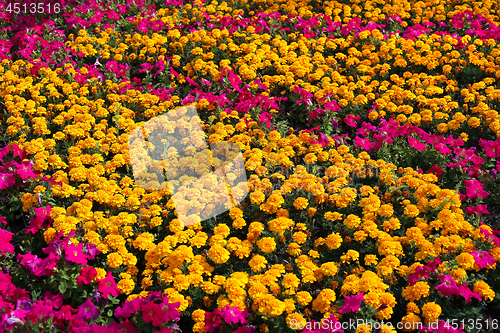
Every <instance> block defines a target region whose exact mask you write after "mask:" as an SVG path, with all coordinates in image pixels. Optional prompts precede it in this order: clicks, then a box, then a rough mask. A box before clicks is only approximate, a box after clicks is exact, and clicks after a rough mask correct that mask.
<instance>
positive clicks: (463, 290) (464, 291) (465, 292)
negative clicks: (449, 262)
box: [458, 283, 481, 302]
mask: <svg viewBox="0 0 500 333" xmlns="http://www.w3.org/2000/svg"><path fill="white" fill-rule="evenodd" d="M458 289H460V295H462V296H463V297H464V298H465V301H466V302H471V301H472V298H476V299H478V300H479V301H480V300H481V294H479V293H475V292H473V291H472V290H470V289H469V284H468V283H463V284H461V285H459V286H458Z"/></svg>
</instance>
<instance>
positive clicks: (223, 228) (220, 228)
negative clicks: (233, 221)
mask: <svg viewBox="0 0 500 333" xmlns="http://www.w3.org/2000/svg"><path fill="white" fill-rule="evenodd" d="M230 233H231V229H229V227H228V226H227V225H226V224H224V223H220V224H219V225H217V226H216V227H215V228H214V234H215V235H220V236H222V237H223V238H226V237H227V236H229V234H230Z"/></svg>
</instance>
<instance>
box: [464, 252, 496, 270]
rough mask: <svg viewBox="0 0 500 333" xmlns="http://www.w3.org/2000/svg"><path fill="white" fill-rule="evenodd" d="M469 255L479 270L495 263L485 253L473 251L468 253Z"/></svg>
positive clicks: (494, 260) (493, 259)
mask: <svg viewBox="0 0 500 333" xmlns="http://www.w3.org/2000/svg"><path fill="white" fill-rule="evenodd" d="M469 254H470V255H472V256H473V257H474V260H475V261H476V264H477V265H478V266H479V268H486V267H488V266H491V265H493V264H494V263H495V262H496V259H495V258H493V257H492V256H490V254H489V253H488V252H486V251H474V252H469Z"/></svg>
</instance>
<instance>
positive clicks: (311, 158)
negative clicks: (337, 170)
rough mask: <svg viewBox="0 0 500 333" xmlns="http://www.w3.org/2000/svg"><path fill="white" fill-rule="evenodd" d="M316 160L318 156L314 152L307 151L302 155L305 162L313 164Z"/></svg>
mask: <svg viewBox="0 0 500 333" xmlns="http://www.w3.org/2000/svg"><path fill="white" fill-rule="evenodd" d="M316 161H318V157H317V156H316V154H314V153H309V154H307V155H306V156H304V162H306V163H307V164H314V163H316Z"/></svg>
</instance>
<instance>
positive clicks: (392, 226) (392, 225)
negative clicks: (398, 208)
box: [383, 217, 401, 231]
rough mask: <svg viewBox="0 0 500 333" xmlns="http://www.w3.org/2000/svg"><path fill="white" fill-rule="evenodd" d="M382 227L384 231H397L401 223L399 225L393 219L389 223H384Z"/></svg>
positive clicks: (395, 219)
mask: <svg viewBox="0 0 500 333" xmlns="http://www.w3.org/2000/svg"><path fill="white" fill-rule="evenodd" d="M383 227H384V230H385V231H389V230H397V229H399V228H400V227H401V223H399V220H398V219H397V218H395V217H393V218H391V219H389V221H384V223H383Z"/></svg>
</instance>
